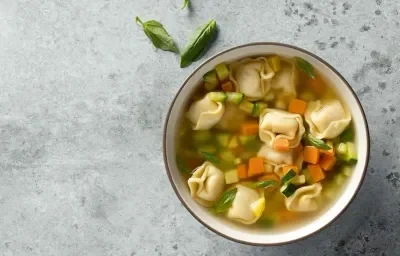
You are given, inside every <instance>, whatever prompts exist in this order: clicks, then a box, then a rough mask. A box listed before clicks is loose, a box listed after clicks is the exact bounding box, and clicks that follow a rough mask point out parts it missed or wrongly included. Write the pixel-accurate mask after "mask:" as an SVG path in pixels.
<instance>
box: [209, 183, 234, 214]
mask: <svg viewBox="0 0 400 256" xmlns="http://www.w3.org/2000/svg"><path fill="white" fill-rule="evenodd" d="M236 192H237V188H233V189H231V190H228V191H225V192H224V193H223V194H222V196H221V198H220V199H219V200H218V202H217V203H216V204H215V205H214V207H213V211H214V212H216V213H221V212H225V211H227V210H228V209H229V207H231V205H232V203H233V200H234V199H235V196H236Z"/></svg>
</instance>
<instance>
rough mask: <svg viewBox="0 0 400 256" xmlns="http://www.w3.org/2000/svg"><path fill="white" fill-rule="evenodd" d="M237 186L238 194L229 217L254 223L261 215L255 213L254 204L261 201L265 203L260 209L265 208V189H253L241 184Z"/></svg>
mask: <svg viewBox="0 0 400 256" xmlns="http://www.w3.org/2000/svg"><path fill="white" fill-rule="evenodd" d="M235 187H236V188H237V192H236V196H235V199H234V200H233V202H232V206H231V207H230V208H229V210H228V212H227V217H228V218H230V219H232V220H235V221H238V222H241V223H243V224H247V225H249V224H253V223H254V222H256V221H257V220H258V218H259V217H260V215H256V214H255V213H254V210H253V209H254V205H255V204H257V203H258V202H261V204H262V203H263V204H264V205H262V206H261V208H262V209H261V210H260V211H261V212H262V211H263V210H264V207H265V200H264V191H263V190H256V189H251V188H248V187H246V186H244V185H241V184H238V185H236V186H235ZM259 200H260V201H259Z"/></svg>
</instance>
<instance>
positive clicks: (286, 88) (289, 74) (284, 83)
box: [271, 58, 298, 98]
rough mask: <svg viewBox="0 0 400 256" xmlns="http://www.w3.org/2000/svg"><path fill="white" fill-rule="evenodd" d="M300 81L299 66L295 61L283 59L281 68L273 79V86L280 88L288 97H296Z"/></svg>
mask: <svg viewBox="0 0 400 256" xmlns="http://www.w3.org/2000/svg"><path fill="white" fill-rule="evenodd" d="M297 83H298V75H297V68H296V65H295V63H294V62H293V61H290V60H286V59H283V58H282V60H281V70H280V71H279V72H278V73H276V74H275V76H274V77H273V78H272V80H271V88H272V89H273V90H280V91H281V92H282V94H283V95H284V96H286V97H290V98H294V97H296V87H297Z"/></svg>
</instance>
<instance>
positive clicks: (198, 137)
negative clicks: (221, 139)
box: [193, 130, 211, 144]
mask: <svg viewBox="0 0 400 256" xmlns="http://www.w3.org/2000/svg"><path fill="white" fill-rule="evenodd" d="M210 139H211V132H210V131H208V130H198V131H193V140H194V141H195V142H196V143H197V144H201V143H203V142H206V141H208V140H210Z"/></svg>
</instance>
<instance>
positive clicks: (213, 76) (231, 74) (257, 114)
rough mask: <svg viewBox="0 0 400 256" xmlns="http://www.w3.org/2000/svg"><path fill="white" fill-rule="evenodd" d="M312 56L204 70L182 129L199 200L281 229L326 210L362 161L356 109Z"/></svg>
mask: <svg viewBox="0 0 400 256" xmlns="http://www.w3.org/2000/svg"><path fill="white" fill-rule="evenodd" d="M328 82H329V81H326V80H325V79H324V78H323V77H322V76H321V75H320V74H319V72H318V70H315V68H313V67H312V66H311V65H310V64H309V63H308V62H307V61H305V60H303V59H301V58H299V57H294V58H286V57H283V56H278V55H268V56H260V57H253V58H245V59H241V60H238V61H234V62H231V63H221V64H219V65H217V66H216V67H215V68H214V69H213V70H211V71H209V72H207V73H206V74H204V76H203V81H202V82H201V83H200V84H199V85H198V89H197V91H196V92H195V93H194V94H193V95H192V97H191V100H190V101H189V103H188V105H187V109H186V110H185V115H184V117H182V120H181V124H180V127H179V131H178V135H177V138H178V143H177V156H176V161H177V164H178V168H179V170H180V172H181V173H182V175H183V177H184V178H185V179H186V180H187V183H188V187H189V190H190V194H191V197H192V198H193V200H196V201H197V202H198V203H199V204H201V205H202V206H204V207H207V208H209V210H210V211H211V212H212V213H213V214H217V215H219V216H222V217H225V218H228V219H230V220H232V221H234V222H236V223H241V224H244V225H253V226H259V227H260V228H278V227H284V226H293V225H295V224H298V223H301V222H302V221H305V220H307V219H310V218H312V217H313V216H315V215H316V214H318V213H320V212H321V211H322V210H323V209H324V208H325V207H326V206H328V205H329V204H330V203H331V202H332V201H333V200H335V199H336V198H337V197H338V195H339V194H340V193H341V188H343V187H344V185H345V182H346V180H347V178H348V177H349V176H350V175H351V173H352V170H353V167H352V165H354V164H355V163H356V162H357V152H356V149H355V144H354V141H353V140H354V131H353V128H352V124H351V123H352V118H351V114H350V112H349V110H348V107H347V106H345V105H344V103H343V102H341V100H340V99H339V98H338V97H337V95H336V94H335V93H334V91H333V90H332V89H331V88H330V87H329V83H328Z"/></svg>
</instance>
